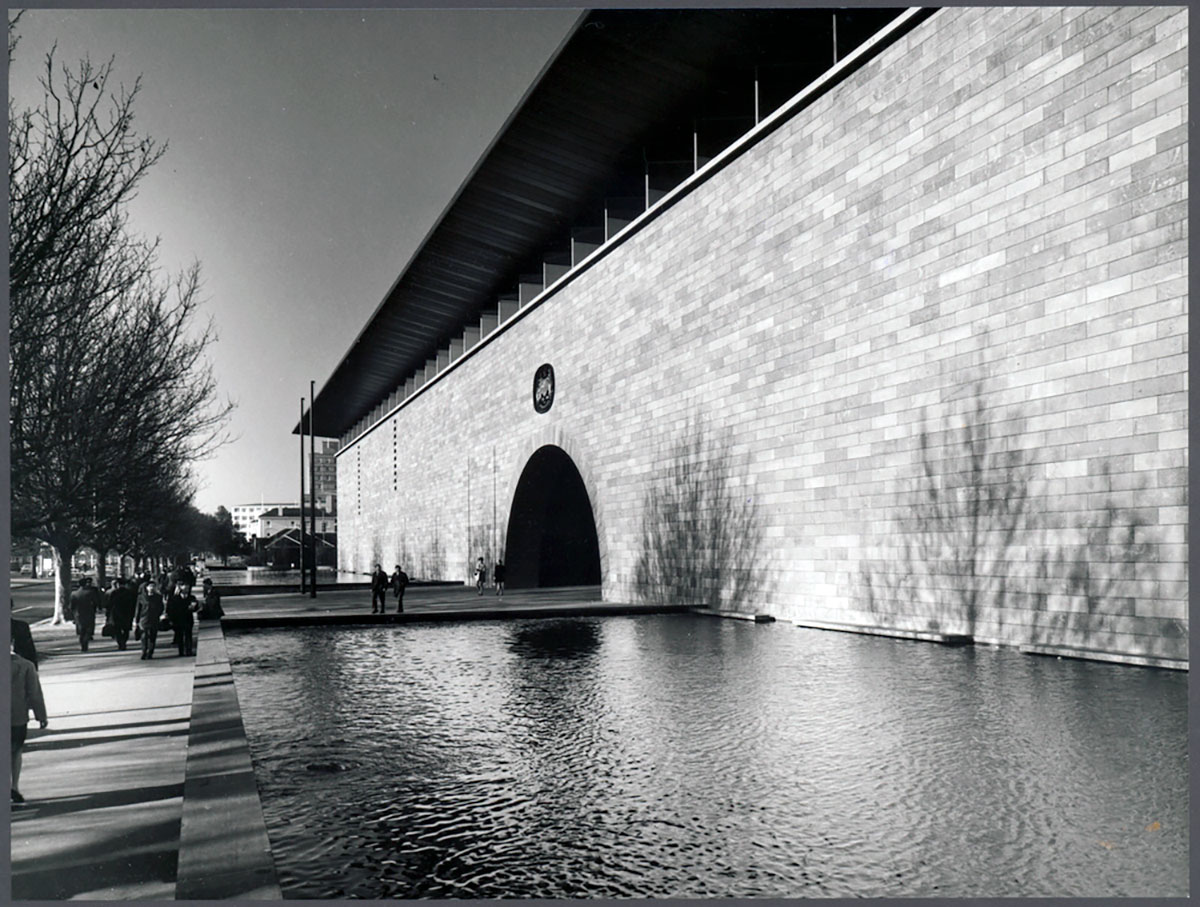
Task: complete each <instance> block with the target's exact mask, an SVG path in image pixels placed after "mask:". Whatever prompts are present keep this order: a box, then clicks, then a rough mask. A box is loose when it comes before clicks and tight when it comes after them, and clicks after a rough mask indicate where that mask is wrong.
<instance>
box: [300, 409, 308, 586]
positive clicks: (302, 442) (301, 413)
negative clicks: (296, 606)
mask: <svg viewBox="0 0 1200 907" xmlns="http://www.w3.org/2000/svg"><path fill="white" fill-rule="evenodd" d="M307 575H308V574H307V573H305V572H304V398H303V397H301V398H300V594H301V595H303V594H304V593H305V592H306V591H308V590H307V586H306V585H305V582H304V578H305V577H306V576H307Z"/></svg>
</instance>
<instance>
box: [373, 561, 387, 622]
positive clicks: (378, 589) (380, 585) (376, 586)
mask: <svg viewBox="0 0 1200 907" xmlns="http://www.w3.org/2000/svg"><path fill="white" fill-rule="evenodd" d="M387 588H388V575H387V574H386V573H384V572H383V566H382V565H381V564H376V565H375V572H374V573H372V574H371V613H372V614H374V613H375V603H376V601H378V602H379V613H380V614H383V613H384V612H386V611H387Z"/></svg>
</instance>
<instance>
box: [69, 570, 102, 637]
mask: <svg viewBox="0 0 1200 907" xmlns="http://www.w3.org/2000/svg"><path fill="white" fill-rule="evenodd" d="M99 608H100V591H99V590H98V589H97V588H96V587H95V586H93V585H92V578H91V577H90V576H85V577H84V578H83V579H81V580H80V581H79V588H78V589H76V590H75V591H74V592H72V593H71V613H72V614H74V620H75V633H76V635H77V636H78V637H79V650H80V651H81V652H86V651H87V650H88V643H90V642H91V641H92V637H93V636H95V635H96V611H97V610H99Z"/></svg>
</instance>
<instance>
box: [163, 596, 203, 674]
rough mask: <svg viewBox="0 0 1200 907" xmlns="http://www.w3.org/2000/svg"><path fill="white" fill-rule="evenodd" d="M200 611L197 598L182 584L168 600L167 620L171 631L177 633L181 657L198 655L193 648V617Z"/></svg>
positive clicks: (177, 644) (176, 637) (176, 642)
mask: <svg viewBox="0 0 1200 907" xmlns="http://www.w3.org/2000/svg"><path fill="white" fill-rule="evenodd" d="M199 610H200V603H199V602H197V601H196V596H194V595H192V590H191V588H190V587H188V586H186V585H184V584H183V583H182V582H181V583H180V584H179V585H178V586H176V587H175V592H174V593H173V594H172V595H171V597H170V598H168V599H167V620H169V621H170V622H171V629H172V630H174V631H175V645H176V646H177V647H178V649H179V654H180V655H181V656H182V655H194V654H196V653H195V651H194V650H193V648H192V635H193V634H192V630H193V628H194V626H195V621H194V620H193V619H192V615H193V614H195V613H196V612H197V611H199Z"/></svg>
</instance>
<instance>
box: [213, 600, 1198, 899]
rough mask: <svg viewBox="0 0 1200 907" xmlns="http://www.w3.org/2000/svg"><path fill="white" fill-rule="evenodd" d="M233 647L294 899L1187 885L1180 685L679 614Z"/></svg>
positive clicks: (289, 637)
mask: <svg viewBox="0 0 1200 907" xmlns="http://www.w3.org/2000/svg"><path fill="white" fill-rule="evenodd" d="M227 639H228V646H229V653H230V658H231V660H232V661H233V662H234V676H235V678H236V683H237V691H238V697H239V699H240V702H241V706H242V711H243V715H244V719H245V724H246V730H247V733H248V735H249V739H250V745H251V750H252V753H253V756H254V762H255V771H256V774H257V778H258V784H259V788H260V791H261V793H262V801H263V808H264V811H265V814H266V820H267V827H268V831H269V834H270V838H271V844H272V848H273V850H274V852H275V859H276V865H277V867H278V870H279V875H280V882H281V885H282V886H283V890H284V894H285V896H287V897H374V898H385V897H468V898H489V897H530V898H546V897H624V896H640V897H721V896H731V897H753V896H766V895H769V896H776V897H808V896H813V897H816V896H872V897H876V896H888V897H898V896H943V895H946V896H950V895H952V896H960V897H971V896H986V895H1024V896H1043V895H1071V896H1105V895H1138V896H1152V895H1153V896H1163V895H1184V894H1187V865H1188V859H1187V858H1188V826H1187V820H1188V778H1187V689H1186V679H1187V678H1186V675H1184V674H1179V673H1174V672H1166V671H1156V670H1148V669H1141V668H1130V667H1119V666H1113V665H1107V664H1097V663H1087V662H1073V661H1058V660H1054V659H1044V658H1038V657H1031V656H1027V655H1021V654H1020V653H1018V652H1015V651H1013V650H1009V649H971V648H966V649H948V648H943V647H940V646H936V645H928V644H920V643H908V642H901V641H895V640H887V639H880V638H872V637H865V636H855V635H850V634H842V633H827V632H821V631H816V630H803V629H798V628H796V627H793V626H792V625H790V624H773V625H771V624H766V625H755V624H748V623H743V622H741V621H725V620H714V619H711V618H703V617H691V616H682V615H671V616H662V617H629V618H602V619H600V618H597V619H547V620H528V621H511V622H490V621H486V622H485V621H481V622H474V623H457V624H433V625H424V626H422V625H411V624H410V625H397V626H388V627H371V628H366V627H364V628H353V629H336V630H335V629H330V628H311V629H304V630H288V631H258V632H253V633H241V634H234V633H230V634H228V637H227Z"/></svg>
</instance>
